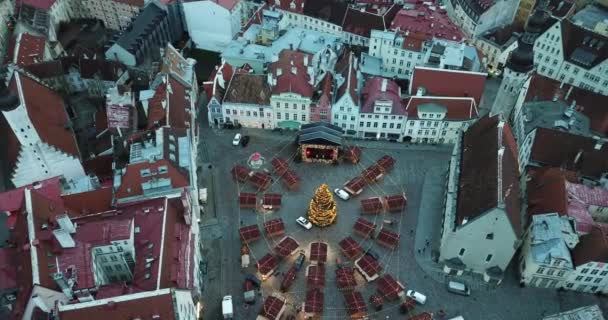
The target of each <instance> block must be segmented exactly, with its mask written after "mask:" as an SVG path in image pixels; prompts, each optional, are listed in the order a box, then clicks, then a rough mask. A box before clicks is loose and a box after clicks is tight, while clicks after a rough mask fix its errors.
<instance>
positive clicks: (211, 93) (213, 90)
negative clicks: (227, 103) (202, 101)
mask: <svg viewBox="0 0 608 320" xmlns="http://www.w3.org/2000/svg"><path fill="white" fill-rule="evenodd" d="M232 72H233V69H232V66H231V65H230V64H228V63H226V62H225V61H224V62H222V64H221V65H219V66H216V67H215V70H214V71H213V73H212V74H211V76H210V77H209V81H206V82H204V83H203V88H204V89H205V92H206V93H207V97H208V100H209V102H208V103H207V119H208V121H209V126H216V127H217V126H219V125H220V124H221V123H224V116H223V114H222V100H224V94H225V92H226V88H227V87H228V83H229V82H230V79H232Z"/></svg>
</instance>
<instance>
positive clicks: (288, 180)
mask: <svg viewBox="0 0 608 320" xmlns="http://www.w3.org/2000/svg"><path fill="white" fill-rule="evenodd" d="M281 179H282V180H283V182H284V183H285V184H286V185H287V188H289V189H290V190H291V189H294V188H296V187H297V186H298V185H299V183H300V177H298V175H297V174H296V173H295V172H293V171H292V170H287V171H285V173H284V174H283V176H282V177H281Z"/></svg>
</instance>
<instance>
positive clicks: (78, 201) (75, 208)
mask: <svg viewBox="0 0 608 320" xmlns="http://www.w3.org/2000/svg"><path fill="white" fill-rule="evenodd" d="M61 198H62V199H63V202H64V204H65V206H66V207H67V208H69V209H70V210H71V211H72V212H74V213H80V214H83V215H86V214H91V213H98V212H104V211H108V210H110V209H111V208H112V188H111V187H106V188H101V189H97V190H93V191H87V192H81V193H74V194H70V195H64V196H61Z"/></svg>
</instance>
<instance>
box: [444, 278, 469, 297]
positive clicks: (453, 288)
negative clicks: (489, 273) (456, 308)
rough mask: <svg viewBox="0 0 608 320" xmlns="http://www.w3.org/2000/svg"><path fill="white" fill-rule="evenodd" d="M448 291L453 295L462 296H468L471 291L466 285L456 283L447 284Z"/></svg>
mask: <svg viewBox="0 0 608 320" xmlns="http://www.w3.org/2000/svg"><path fill="white" fill-rule="evenodd" d="M448 291H449V292H451V293H455V294H460V295H463V296H470V295H471V289H469V286H467V285H466V283H462V282H458V281H450V282H448Z"/></svg>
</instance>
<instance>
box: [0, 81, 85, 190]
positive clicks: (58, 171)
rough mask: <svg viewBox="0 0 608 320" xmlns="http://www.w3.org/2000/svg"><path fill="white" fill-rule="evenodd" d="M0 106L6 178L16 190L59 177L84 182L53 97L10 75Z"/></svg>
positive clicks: (62, 110)
mask: <svg viewBox="0 0 608 320" xmlns="http://www.w3.org/2000/svg"><path fill="white" fill-rule="evenodd" d="M3 95H4V96H5V97H6V98H7V99H6V100H4V102H5V104H4V105H2V108H1V110H2V117H1V118H0V121H1V122H2V128H3V130H4V134H3V135H4V137H6V138H7V139H6V141H7V150H6V153H7V156H8V157H7V159H8V163H9V165H10V167H9V168H10V169H9V170H10V171H9V172H10V176H11V181H12V183H13V185H15V186H16V187H20V186H24V185H27V184H31V183H32V182H34V181H38V180H42V179H48V178H51V177H55V176H63V177H64V178H65V179H66V180H68V181H70V180H79V179H82V178H85V172H84V168H83V166H82V164H81V154H80V150H79V148H78V144H77V142H76V137H75V135H74V132H73V130H72V127H71V123H70V119H69V118H68V114H67V112H66V109H65V106H64V101H63V99H62V98H61V96H59V95H58V94H57V93H55V92H54V91H52V90H51V89H49V88H47V87H45V86H43V85H41V84H40V83H38V82H36V80H34V79H32V78H30V77H28V76H26V75H24V74H22V73H21V72H14V73H13V75H12V78H11V80H10V82H9V88H8V91H5V92H4V93H3Z"/></svg>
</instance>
